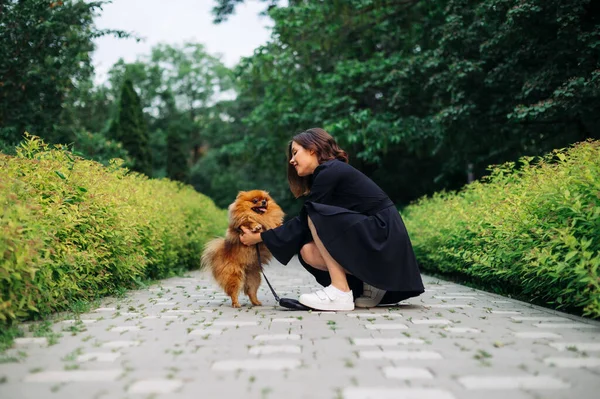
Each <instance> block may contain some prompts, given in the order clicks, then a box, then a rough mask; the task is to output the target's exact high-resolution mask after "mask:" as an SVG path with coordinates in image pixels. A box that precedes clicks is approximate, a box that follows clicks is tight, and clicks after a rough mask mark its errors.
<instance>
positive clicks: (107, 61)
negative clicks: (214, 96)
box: [92, 0, 273, 82]
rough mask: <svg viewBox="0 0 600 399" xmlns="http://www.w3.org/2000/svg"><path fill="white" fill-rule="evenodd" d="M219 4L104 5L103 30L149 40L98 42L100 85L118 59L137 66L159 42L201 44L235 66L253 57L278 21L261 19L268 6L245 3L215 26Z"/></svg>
mask: <svg viewBox="0 0 600 399" xmlns="http://www.w3.org/2000/svg"><path fill="white" fill-rule="evenodd" d="M214 3H215V2H214V1H213V0H169V1H165V0H113V2H112V3H111V4H107V5H105V6H104V8H103V11H101V13H100V16H98V17H96V19H95V22H96V26H97V27H98V28H99V29H120V30H124V31H128V32H133V33H135V34H136V35H137V36H140V37H142V38H144V41H140V42H139V43H138V42H136V41H135V40H134V39H117V38H114V37H108V36H107V37H102V38H99V39H96V40H95V44H96V50H95V52H94V54H93V56H92V62H93V64H94V67H95V69H96V81H97V82H104V81H105V80H106V78H107V72H108V70H109V69H110V67H111V66H112V65H113V64H114V63H115V62H117V61H118V60H119V58H123V59H124V60H125V61H126V62H133V61H135V60H136V59H138V58H139V56H141V55H149V54H150V49H151V48H152V47H153V46H154V45H155V44H158V43H167V44H182V43H183V42H185V41H195V42H199V43H202V44H204V45H205V47H206V50H207V51H208V53H210V54H212V55H217V54H221V55H222V57H221V61H223V63H224V64H225V65H226V66H228V67H233V66H234V65H235V64H237V62H238V61H239V60H240V58H241V57H245V56H250V55H252V53H253V51H254V49H255V48H257V47H258V46H260V45H262V44H265V43H266V42H267V41H268V39H269V37H270V35H271V30H270V27H271V26H273V23H272V21H271V19H270V18H269V17H266V16H259V13H260V12H261V11H263V10H264V9H265V8H266V4H265V3H262V2H260V1H258V0H246V1H245V2H244V3H242V4H240V5H238V6H237V7H236V10H235V14H234V15H232V16H230V17H229V19H228V20H227V21H226V22H222V23H221V24H219V25H215V24H213V23H212V19H213V16H212V13H211V9H212V7H213V6H214Z"/></svg>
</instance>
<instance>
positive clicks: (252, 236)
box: [240, 226, 262, 245]
mask: <svg viewBox="0 0 600 399" xmlns="http://www.w3.org/2000/svg"><path fill="white" fill-rule="evenodd" d="M241 229H242V231H243V232H244V233H243V234H240V241H241V242H242V244H244V245H254V244H258V243H259V242H262V237H261V236H260V232H258V233H253V232H252V231H251V230H250V229H249V228H247V227H245V226H241Z"/></svg>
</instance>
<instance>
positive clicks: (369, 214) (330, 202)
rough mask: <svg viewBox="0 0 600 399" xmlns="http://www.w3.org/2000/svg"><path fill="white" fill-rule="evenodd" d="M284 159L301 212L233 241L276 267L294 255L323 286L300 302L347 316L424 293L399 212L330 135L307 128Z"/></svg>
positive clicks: (291, 188) (306, 295)
mask: <svg viewBox="0 0 600 399" xmlns="http://www.w3.org/2000/svg"><path fill="white" fill-rule="evenodd" d="M288 160H289V163H288V182H289V185H290V190H291V191H292V193H293V194H294V196H295V197H296V198H298V197H300V196H304V195H306V196H307V197H306V201H305V203H304V207H303V208H302V211H301V212H300V215H299V216H297V217H295V218H294V219H291V220H289V221H288V222H286V223H285V224H284V225H282V226H280V227H278V228H275V229H272V230H267V231H265V232H262V233H252V232H251V231H250V230H247V229H245V230H244V234H243V235H242V236H241V237H240V240H241V241H242V243H243V244H245V245H254V244H257V243H259V242H261V241H262V242H264V243H265V245H266V246H267V248H269V250H270V251H271V253H272V254H273V256H274V257H275V258H276V259H277V260H278V261H279V262H281V263H283V264H287V263H288V262H289V261H290V259H291V258H292V257H293V256H294V255H296V254H298V258H299V260H300V262H301V263H302V265H303V266H304V267H305V268H306V269H307V270H308V271H309V272H310V273H311V274H312V275H314V276H315V278H316V279H317V282H319V283H320V284H321V285H323V286H324V287H325V288H324V289H322V290H319V291H317V292H314V293H311V294H302V295H301V296H300V298H299V301H300V303H302V304H303V305H305V306H308V307H311V308H313V309H318V310H337V311H348V310H353V309H354V306H355V304H356V306H357V307H373V306H377V305H378V304H380V303H396V302H399V301H401V300H403V299H406V298H410V297H414V296H417V295H420V294H422V293H423V291H424V288H423V282H422V281H421V275H420V273H419V267H418V265H417V262H416V259H415V255H414V252H413V249H412V246H411V243H410V239H409V237H408V233H407V232H406V228H405V227H404V223H403V222H402V219H401V217H400V214H399V213H398V211H397V210H396V208H395V206H394V204H393V203H392V201H391V200H390V199H389V197H388V196H387V195H386V194H385V193H384V192H383V190H381V188H379V187H378V186H377V185H376V184H375V183H374V182H373V181H372V180H371V179H369V178H368V177H367V176H365V175H364V174H362V173H361V172H360V171H358V170H356V169H355V168H353V167H352V166H350V165H349V164H348V155H347V154H346V152H345V151H343V150H342V149H340V148H339V147H338V145H337V143H336V142H335V140H334V139H333V137H331V135H329V133H327V132H326V131H325V130H323V129H320V128H313V129H309V130H307V131H305V132H302V133H300V134H298V135H296V136H294V138H293V139H292V141H291V142H290V144H289V146H288ZM361 294H362V296H360V297H358V296H359V295H361ZM354 296H357V297H358V298H357V299H356V303H355V302H354Z"/></svg>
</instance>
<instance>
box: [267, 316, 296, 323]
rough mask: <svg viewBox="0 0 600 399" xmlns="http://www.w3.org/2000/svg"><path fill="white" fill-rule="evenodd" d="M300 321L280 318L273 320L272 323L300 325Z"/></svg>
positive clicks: (293, 318)
mask: <svg viewBox="0 0 600 399" xmlns="http://www.w3.org/2000/svg"><path fill="white" fill-rule="evenodd" d="M299 322H300V320H298V319H296V318H295V317H286V318H278V319H273V320H271V323H299Z"/></svg>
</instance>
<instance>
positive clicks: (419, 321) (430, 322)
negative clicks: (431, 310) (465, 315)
mask: <svg viewBox="0 0 600 399" xmlns="http://www.w3.org/2000/svg"><path fill="white" fill-rule="evenodd" d="M411 323H413V324H426V325H438V324H451V323H452V322H451V321H450V320H446V319H412V320H411Z"/></svg>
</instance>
